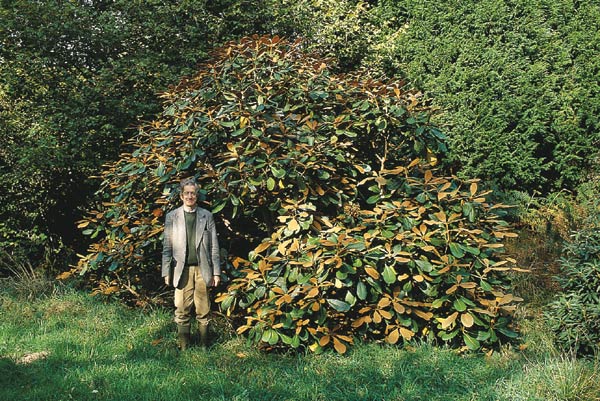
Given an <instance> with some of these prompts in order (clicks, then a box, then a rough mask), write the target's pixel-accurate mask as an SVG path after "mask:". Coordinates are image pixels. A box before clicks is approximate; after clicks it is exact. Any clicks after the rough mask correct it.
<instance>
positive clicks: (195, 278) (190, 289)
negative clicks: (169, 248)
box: [175, 266, 210, 326]
mask: <svg viewBox="0 0 600 401" xmlns="http://www.w3.org/2000/svg"><path fill="white" fill-rule="evenodd" d="M179 287H180V288H175V323H177V324H180V325H183V326H189V325H190V320H191V318H192V308H193V307H195V308H196V320H197V321H198V323H200V324H208V314H209V312H210V299H209V296H208V288H207V285H206V283H205V282H204V278H202V273H201V272H200V266H188V267H186V268H185V269H183V273H182V274H181V279H180V280H179Z"/></svg>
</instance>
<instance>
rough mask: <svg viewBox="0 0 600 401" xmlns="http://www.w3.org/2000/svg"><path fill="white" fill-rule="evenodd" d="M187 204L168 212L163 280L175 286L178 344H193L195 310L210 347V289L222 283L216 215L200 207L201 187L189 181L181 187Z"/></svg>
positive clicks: (204, 340) (183, 346) (202, 335)
mask: <svg viewBox="0 0 600 401" xmlns="http://www.w3.org/2000/svg"><path fill="white" fill-rule="evenodd" d="M179 187H180V192H181V193H180V198H181V200H182V202H183V205H182V206H180V207H178V208H177V209H175V210H173V211H171V212H169V213H167V216H166V219H165V230H164V238H163V252H162V277H163V278H164V280H165V284H167V285H169V286H171V285H172V286H173V287H175V323H177V333H178V345H179V348H180V349H181V350H185V349H186V348H187V347H188V345H189V343H190V326H191V325H190V321H191V318H192V308H193V307H194V308H195V314H196V321H197V322H198V333H199V334H200V344H201V346H202V347H203V348H204V347H206V345H207V344H208V322H209V319H208V314H209V312H210V299H209V294H208V289H209V287H216V286H218V285H219V283H220V281H221V268H220V265H219V242H218V240H217V230H216V228H215V221H214V218H213V215H212V213H211V212H209V211H208V210H205V209H202V208H201V207H199V206H198V205H197V204H196V200H197V196H198V184H196V181H195V180H194V179H193V178H186V179H184V180H182V181H181V182H180V184H179Z"/></svg>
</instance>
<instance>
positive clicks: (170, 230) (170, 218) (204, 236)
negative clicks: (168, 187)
mask: <svg viewBox="0 0 600 401" xmlns="http://www.w3.org/2000/svg"><path fill="white" fill-rule="evenodd" d="M186 247H187V240H186V230H185V216H184V210H183V206H180V207H178V208H177V209H175V210H172V211H171V212H169V213H167V216H166V218H165V230H164V233H163V251H162V269H161V271H162V276H163V277H166V276H168V275H171V277H172V279H171V283H172V285H173V286H174V287H178V286H179V281H180V278H181V274H182V272H183V269H184V267H185V258H186ZM196 252H197V255H198V261H199V266H200V271H201V272H202V278H204V282H205V283H206V285H211V283H212V278H213V275H220V274H221V267H220V261H219V241H218V239H217V230H216V228H215V221H214V218H213V215H212V213H211V212H209V211H208V210H206V209H202V208H201V207H196Z"/></svg>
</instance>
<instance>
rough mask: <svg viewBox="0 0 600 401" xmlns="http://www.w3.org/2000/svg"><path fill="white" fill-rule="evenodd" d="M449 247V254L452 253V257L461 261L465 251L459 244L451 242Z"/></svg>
mask: <svg viewBox="0 0 600 401" xmlns="http://www.w3.org/2000/svg"><path fill="white" fill-rule="evenodd" d="M449 247H450V253H452V256H454V257H456V258H458V259H461V258H462V257H464V256H465V251H464V249H463V248H462V246H461V245H460V244H457V243H456V242H451V243H450V245H449Z"/></svg>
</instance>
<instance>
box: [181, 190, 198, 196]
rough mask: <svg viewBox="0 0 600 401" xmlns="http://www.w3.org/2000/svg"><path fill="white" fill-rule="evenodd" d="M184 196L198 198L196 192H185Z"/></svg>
mask: <svg viewBox="0 0 600 401" xmlns="http://www.w3.org/2000/svg"><path fill="white" fill-rule="evenodd" d="M183 196H196V192H195V191H185V192H184V193H183Z"/></svg>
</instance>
